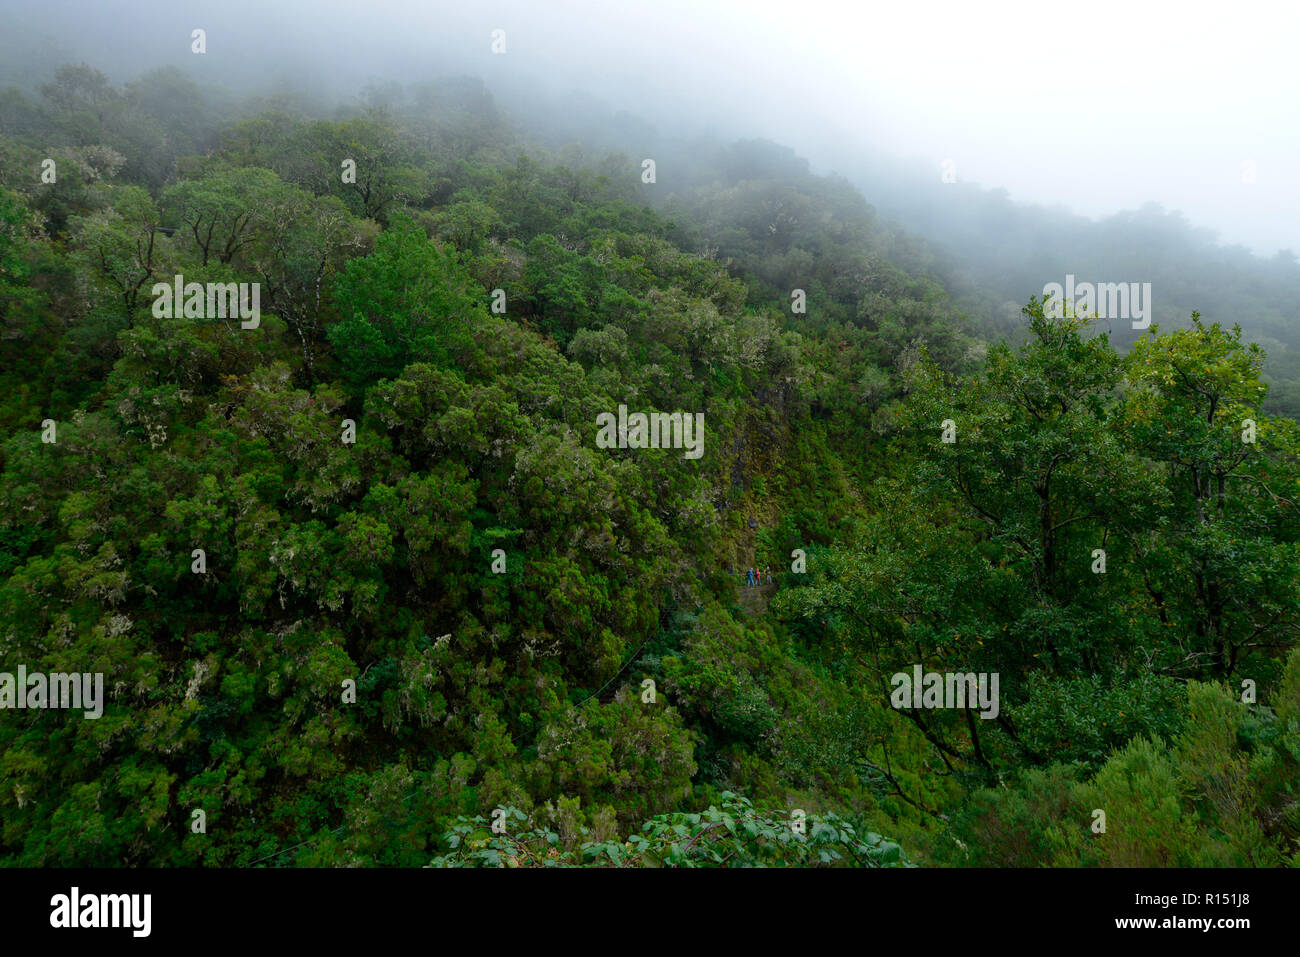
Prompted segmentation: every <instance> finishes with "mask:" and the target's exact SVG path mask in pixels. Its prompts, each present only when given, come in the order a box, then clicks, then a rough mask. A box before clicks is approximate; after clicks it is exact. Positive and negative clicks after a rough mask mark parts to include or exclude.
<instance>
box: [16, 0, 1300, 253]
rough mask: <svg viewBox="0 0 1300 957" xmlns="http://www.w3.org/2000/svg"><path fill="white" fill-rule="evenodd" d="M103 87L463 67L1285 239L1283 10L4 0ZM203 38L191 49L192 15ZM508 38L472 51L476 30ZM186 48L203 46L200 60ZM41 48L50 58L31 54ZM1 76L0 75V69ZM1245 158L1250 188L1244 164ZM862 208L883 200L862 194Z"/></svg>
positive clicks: (492, 78)
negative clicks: (139, 78)
mask: <svg viewBox="0 0 1300 957" xmlns="http://www.w3.org/2000/svg"><path fill="white" fill-rule="evenodd" d="M4 9H5V13H6V15H12V16H17V17H18V18H20V19H21V20H23V21H25V22H26V23H27V24H29V25H30V26H29V27H28V30H30V31H31V32H39V33H42V34H45V35H46V36H47V37H49V38H50V39H51V42H52V43H53V44H55V45H57V47H58V48H59V49H61V50H67V51H68V52H69V53H71V54H74V55H75V56H77V57H79V58H84V59H86V60H88V61H89V62H91V63H92V64H94V65H96V66H100V67H101V68H102V69H105V70H106V71H107V72H109V73H110V75H112V76H113V78H114V79H115V80H125V79H130V78H133V77H134V76H135V75H138V74H139V73H141V72H144V71H145V70H147V69H148V68H150V67H152V66H156V65H159V64H161V63H175V64H177V65H180V66H182V67H186V68H189V69H192V70H194V71H195V75H196V78H197V79H199V80H200V82H203V81H204V78H207V79H210V80H211V81H212V82H216V83H220V84H222V85H227V86H232V87H243V88H247V87H248V86H250V85H253V86H257V85H262V84H265V83H273V82H279V83H281V84H291V85H292V84H299V83H300V84H302V85H303V86H309V87H311V88H314V89H324V88H327V87H333V88H334V89H335V90H337V91H339V92H340V93H342V94H344V95H345V96H346V94H347V93H349V92H355V91H359V90H360V88H361V86H363V85H364V83H365V82H366V81H367V80H368V79H396V80H398V81H401V82H414V81H419V80H424V79H428V78H430V77H434V76H439V75H447V74H456V73H469V74H472V75H477V76H480V77H481V78H482V79H483V80H484V81H485V83H486V84H487V86H488V88H489V89H491V90H493V91H494V92H502V93H508V92H509V91H511V90H518V89H526V90H528V91H530V92H544V93H549V94H551V95H555V96H561V95H564V94H566V93H567V92H569V91H570V90H573V89H578V90H581V91H583V92H585V93H589V94H591V95H594V96H596V97H599V98H600V99H602V100H604V101H605V102H607V103H608V104H609V105H610V107H612V108H614V109H625V110H627V111H629V112H631V113H633V114H637V115H640V116H642V117H645V118H646V119H648V120H650V121H651V122H652V123H654V124H655V125H656V126H657V127H658V128H659V129H660V131H661V132H663V133H664V134H666V135H670V136H675V135H677V134H679V133H690V132H693V131H697V130H698V129H699V128H700V127H701V126H711V127H714V128H717V129H718V130H719V131H720V132H721V133H723V134H724V135H728V136H736V137H739V136H760V135H761V136H767V137H770V138H772V139H775V140H777V141H778V142H781V143H783V144H786V145H789V146H792V147H794V148H795V149H796V150H797V151H798V152H799V153H800V154H802V155H804V156H806V157H808V158H809V159H810V160H811V161H812V162H813V164H814V167H815V168H817V169H821V170H825V169H828V168H834V169H836V170H837V171H838V172H841V173H843V174H844V175H846V176H848V177H849V178H850V179H853V178H854V176H853V169H852V166H853V158H854V157H855V156H858V155H861V154H862V152H863V151H865V150H885V151H888V152H891V153H894V154H898V155H900V156H902V157H905V158H908V159H909V160H911V159H914V160H915V161H916V163H917V164H918V167H919V168H921V169H922V170H926V169H929V170H932V172H933V176H934V178H935V181H936V182H937V181H938V180H939V177H940V163H941V161H943V160H945V159H950V160H952V162H953V163H954V164H955V168H956V172H957V176H958V178H959V179H960V180H966V181H972V182H976V183H979V184H980V185H982V186H985V187H998V186H1001V187H1005V188H1006V189H1007V190H1009V192H1010V193H1011V196H1012V198H1014V199H1020V200H1029V201H1034V202H1042V203H1049V204H1061V205H1065V206H1068V207H1070V208H1071V209H1073V210H1075V211H1077V212H1081V213H1085V214H1088V215H1092V216H1097V215H1105V214H1109V213H1113V212H1117V211H1119V210H1121V209H1133V208H1136V207H1138V206H1140V205H1141V204H1143V203H1144V202H1147V201H1151V200H1154V201H1157V202H1160V203H1162V204H1164V205H1165V206H1166V207H1167V208H1170V209H1180V210H1182V211H1183V212H1184V213H1186V215H1187V216H1188V218H1189V219H1190V220H1191V222H1192V223H1193V224H1194V225H1197V226H1205V227H1209V228H1210V229H1212V230H1215V231H1217V232H1218V233H1219V237H1220V240H1221V241H1223V242H1228V243H1240V244H1242V245H1245V246H1248V247H1250V248H1252V249H1254V250H1256V251H1257V252H1260V253H1263V254H1271V253H1273V252H1275V251H1276V250H1277V249H1279V248H1284V247H1286V248H1291V249H1292V250H1294V251H1296V252H1297V253H1300V69H1298V68H1297V65H1296V52H1295V49H1294V48H1295V44H1296V41H1297V38H1300V5H1293V4H1287V3H1284V2H1276V3H1251V2H1238V3H1235V4H1231V5H1229V4H1221V3H1220V4H1213V5H1211V4H1209V3H1197V2H1180V3H1161V4H1142V3H1140V2H1134V0H1129V2H1110V0H1092V2H1085V3H1053V4H1037V3H1029V2H1026V3H996V2H994V3H979V4H976V3H970V2H969V0H967V2H928V3H924V4H916V3H910V2H906V0H904V2H895V3H889V4H883V3H876V2H867V3H851V2H843V0H799V2H797V3H790V2H776V0H748V2H742V0H656V2H642V3H635V4H634V3H612V2H609V0H509V2H483V3H478V2H474V0H462V2H454V3H453V2H446V0H364V2H356V3H344V2H337V0H305V2H304V0H287V2H286V0H258V2H252V0H211V2H192V0H191V2H186V0H170V2H138V0H115V2H111V3H109V2H94V0H42V2H39V3H35V2H31V0H19V2H14V0H5V4H4ZM196 26H201V27H203V28H204V29H206V30H207V31H208V37H209V39H208V48H209V52H208V54H207V55H206V56H205V57H198V56H194V55H193V54H191V53H190V51H189V43H190V40H189V35H190V30H191V29H192V28H194V27H196ZM497 28H500V29H504V30H505V31H506V42H507V52H506V54H505V55H494V54H492V52H491V49H490V44H491V31H492V30H493V29H497ZM199 61H202V62H199ZM55 65H57V63H52V64H51V67H50V68H51V71H52V69H53V66H55ZM11 79H12V78H10V77H4V80H5V81H6V82H8V81H11ZM1247 163H1253V171H1254V180H1255V181H1254V182H1253V183H1252V182H1245V181H1243V180H1244V178H1245V177H1244V176H1243V168H1244V167H1243V164H1247ZM867 199H868V201H872V202H876V203H878V204H882V205H883V204H884V203H882V198H881V197H871V196H868V197H867Z"/></svg>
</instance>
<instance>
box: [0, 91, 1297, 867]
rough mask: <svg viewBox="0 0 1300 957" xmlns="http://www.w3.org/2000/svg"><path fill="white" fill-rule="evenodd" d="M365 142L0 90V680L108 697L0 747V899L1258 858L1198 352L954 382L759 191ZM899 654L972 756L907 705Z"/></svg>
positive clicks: (1231, 467) (1262, 681)
mask: <svg viewBox="0 0 1300 957" xmlns="http://www.w3.org/2000/svg"><path fill="white" fill-rule="evenodd" d="M371 100H372V102H371V103H370V105H369V107H368V108H365V109H362V110H359V111H356V112H355V113H349V112H346V111H341V112H339V113H337V114H334V115H329V116H321V115H317V114H314V113H313V112H312V111H310V110H308V109H306V108H304V107H303V105H302V104H299V103H296V102H293V101H291V100H288V99H280V100H273V101H249V102H245V103H233V102H227V101H217V100H214V99H213V98H212V94H209V93H205V92H204V91H200V90H199V89H198V88H196V87H195V86H193V85H192V84H191V83H189V82H188V81H187V80H186V79H185V78H184V76H183V75H181V74H180V73H178V72H177V71H174V70H162V71H157V72H155V73H151V74H148V75H146V76H144V77H143V78H141V79H140V80H138V81H136V82H133V83H130V84H128V85H126V86H125V87H115V86H113V85H111V84H110V83H109V82H108V81H107V80H106V78H105V77H104V76H102V75H101V74H99V73H98V72H96V71H95V70H94V69H92V68H90V67H84V66H83V67H65V68H62V69H61V70H60V71H59V73H58V76H57V78H56V80H55V81H54V82H53V83H50V84H48V85H47V86H46V87H44V88H43V89H42V90H41V93H40V95H39V97H30V96H27V95H26V94H24V93H23V92H22V91H20V90H17V89H10V90H8V91H5V92H3V93H0V324H2V327H3V334H2V335H0V387H2V388H3V392H2V393H0V429H2V430H3V436H4V438H3V441H2V442H0V470H2V478H0V503H2V506H3V507H2V508H0V629H2V630H0V649H2V658H0V661H2V662H3V670H7V671H12V670H14V668H15V667H16V666H17V665H18V664H19V663H21V664H24V665H25V666H26V667H27V669H28V670H29V671H38V670H41V671H47V672H55V671H75V672H82V671H92V672H94V671H99V672H103V673H104V675H105V683H106V687H107V689H108V702H107V705H106V707H105V713H104V715H103V717H102V718H99V719H98V720H84V719H82V717H81V716H80V714H77V713H68V712H61V711H55V710H46V711H22V712H20V711H5V712H0V827H2V830H0V855H3V860H4V861H5V862H6V863H8V864H17V865H29V866H30V865H52V864H64V865H116V864H148V865H177V864H203V865H247V864H253V863H257V864H262V865H271V866H274V865H290V864H297V865H348V864H363V865H369V864H384V865H403V866H423V865H427V864H429V863H430V862H431V861H432V862H433V863H435V864H439V865H462V864H473V863H487V864H500V865H507V866H519V865H527V864H550V865H563V864H566V863H579V864H581V863H587V864H591V863H605V864H610V865H625V864H627V863H629V862H632V863H637V864H646V865H656V864H667V865H689V864H705V865H709V864H712V865H718V864H725V865H727V866H735V865H741V864H781V863H787V864H883V865H897V864H904V863H909V862H910V863H918V864H923V865H924V864H930V865H936V864H940V865H990V864H1012V865H1026V866H1034V865H1040V864H1059V865H1080V864H1083V865H1094V864H1098V865H1134V866H1147V865H1167V864H1204V865H1219V864H1255V865H1281V864H1287V863H1291V864H1295V863H1300V844H1297V840H1298V838H1300V796H1298V793H1297V792H1298V789H1300V651H1297V643H1296V639H1297V625H1298V624H1300V616H1298V614H1297V612H1298V610H1300V515H1297V510H1296V498H1297V494H1298V493H1300V463H1298V462H1297V452H1298V451H1300V431H1298V430H1297V425H1296V423H1295V422H1294V421H1292V420H1291V419H1288V418H1283V417H1273V416H1271V415H1269V414H1266V413H1265V412H1264V411H1263V410H1262V403H1263V402H1264V401H1265V400H1266V396H1267V390H1266V388H1265V386H1264V384H1263V383H1262V381H1261V366H1262V363H1263V361H1264V354H1263V351H1262V350H1261V349H1260V348H1258V347H1257V346H1255V345H1253V344H1250V343H1248V342H1246V341H1244V340H1243V336H1242V335H1241V332H1240V330H1239V329H1227V328H1224V327H1223V326H1222V325H1221V324H1219V323H1206V322H1202V321H1201V320H1200V318H1199V316H1194V317H1191V318H1190V319H1189V320H1188V323H1187V325H1186V327H1185V328H1180V329H1177V330H1172V331H1169V332H1161V331H1160V330H1159V329H1158V328H1153V329H1151V330H1149V332H1148V333H1147V334H1146V335H1144V336H1143V337H1142V338H1141V339H1139V340H1138V341H1137V342H1136V343H1135V344H1134V345H1133V347H1132V348H1131V349H1129V350H1128V351H1127V352H1126V353H1125V354H1123V355H1121V354H1120V353H1119V352H1117V351H1116V349H1115V348H1113V347H1112V345H1111V343H1110V342H1109V340H1108V338H1107V336H1106V335H1104V334H1097V331H1096V330H1095V329H1094V328H1092V326H1091V324H1090V323H1089V322H1088V321H1087V320H1086V319H1077V318H1074V317H1072V316H1066V317H1064V318H1060V319H1053V318H1050V317H1048V316H1045V315H1044V312H1043V309H1042V306H1041V304H1039V303H1038V302H1036V301H1031V302H1030V303H1029V304H1028V306H1027V307H1026V308H1025V310H1024V316H1023V317H1022V320H1021V326H1020V328H1018V329H1017V330H1016V332H1017V337H1016V339H1015V340H1014V342H1013V343H1012V344H1006V343H995V342H990V341H989V339H988V330H987V328H986V326H985V325H984V324H982V323H980V322H974V321H971V320H968V319H967V318H965V317H964V314H963V312H962V310H961V309H959V308H958V307H957V306H956V305H955V304H954V301H953V299H952V298H951V297H950V296H949V294H948V292H947V291H946V288H945V285H946V278H945V273H944V271H943V269H942V268H941V267H940V266H938V265H936V264H937V263H938V262H939V260H938V259H937V258H936V256H935V255H934V254H933V253H932V251H931V250H930V249H929V247H927V246H926V245H925V244H924V243H923V242H921V241H918V240H915V239H913V238H910V237H908V236H907V235H905V234H904V233H902V232H901V231H900V230H899V229H898V228H897V227H894V226H890V225H887V224H884V223H882V222H881V221H880V220H879V219H878V217H877V216H876V213H875V211H874V210H873V208H872V207H871V206H869V205H868V204H867V203H866V202H865V201H864V199H863V198H862V197H861V196H860V195H859V194H858V193H857V192H856V191H855V190H854V189H853V188H852V187H851V186H850V185H849V184H848V183H847V182H846V181H844V180H842V179H838V178H823V177H816V176H813V175H811V174H809V173H808V172H807V169H806V167H802V166H801V165H800V164H798V163H797V162H796V163H793V164H792V162H791V159H790V156H789V155H788V154H787V153H786V152H785V151H782V150H780V149H778V148H775V147H772V146H770V145H766V144H761V143H738V144H735V145H733V146H731V147H728V148H726V149H725V150H722V151H721V152H719V153H716V154H712V155H710V156H707V157H703V158H701V159H700V161H699V162H700V165H699V166H698V167H697V168H696V169H694V170H693V171H692V174H691V177H690V178H689V179H683V183H684V184H686V185H683V186H682V188H680V189H675V190H673V191H672V192H671V195H657V194H656V193H655V191H656V189H661V187H660V186H659V184H653V183H646V182H643V181H642V176H641V173H642V170H641V165H640V158H637V159H635V160H631V159H628V158H627V157H625V156H622V155H618V154H612V155H605V156H602V157H601V158H600V159H598V160H587V159H585V158H584V155H583V154H582V153H581V151H579V150H576V149H575V150H570V151H563V150H560V151H552V150H548V149H547V148H545V147H543V146H541V145H539V144H537V143H533V142H529V141H526V140H525V139H524V138H523V136H522V135H521V134H519V133H517V132H515V131H514V130H512V129H511V128H510V127H509V126H508V125H507V124H506V123H505V122H504V120H503V119H502V117H501V115H500V114H499V112H498V111H497V109H496V108H495V106H494V105H493V102H492V100H491V98H490V97H488V96H487V94H486V93H485V92H484V91H483V90H482V88H481V87H478V86H476V85H474V84H472V83H467V82H458V83H446V84H441V85H437V86H428V87H422V88H417V89H413V90H411V91H409V93H408V95H406V96H404V97H403V99H402V100H401V102H400V104H396V105H395V104H392V103H387V102H385V101H383V98H382V97H379V96H378V94H375V95H374V96H372V97H371ZM47 159H53V160H54V161H55V162H54V168H55V169H56V170H57V179H56V180H55V181H53V182H46V181H42V171H43V169H44V166H43V161H44V160H47ZM349 160H350V161H353V162H354V164H355V177H354V178H351V179H350V178H349V177H348V176H347V175H346V171H347V161H349ZM664 192H667V190H664ZM177 275H182V276H183V277H184V281H185V282H186V283H189V282H199V283H228V282H244V283H258V284H259V286H260V290H261V306H262V316H261V322H260V325H259V326H257V327H256V328H252V329H250V328H242V327H241V322H240V319H239V317H238V316H235V317H227V318H224V319H221V318H215V319H214V318H203V317H195V316H189V317H186V316H184V315H182V314H179V313H178V314H177V315H176V316H175V317H174V318H168V317H165V316H162V315H160V314H159V312H160V310H158V309H156V308H155V299H156V297H155V296H154V295H153V293H152V289H153V286H154V284H155V283H158V282H161V283H164V284H170V283H172V282H173V279H174V277H175V276H177ZM796 290H800V291H802V292H803V293H804V294H805V295H806V301H807V310H806V312H798V311H795V310H793V309H792V302H793V301H794V300H793V299H792V295H793V294H794V292H795V291H796ZM498 291H499V292H498ZM503 304H504V305H503ZM620 404H623V405H627V406H628V407H630V408H632V409H634V410H644V411H650V410H663V411H669V412H672V411H685V412H689V413H697V412H699V413H703V415H704V422H705V435H704V454H703V455H702V456H701V457H700V458H698V459H691V458H686V457H684V456H683V455H682V454H681V453H680V452H679V451H675V450H671V449H606V448H600V447H598V445H597V443H596V432H597V427H596V420H597V416H599V415H601V414H602V413H607V412H613V411H615V410H616V409H617V408H618V406H619V405H620ZM46 420H52V421H53V423H54V425H55V428H56V430H57V439H56V440H55V441H53V442H49V441H43V437H44V436H45V435H46V434H47V432H48V430H47V427H46V425H45V423H46ZM1247 420H1249V421H1247ZM945 432H949V433H950V436H949V437H952V438H955V441H951V442H947V441H944V440H943V439H944V437H945ZM353 439H354V440H353ZM199 549H201V550H202V552H203V557H202V564H203V567H202V570H201V571H197V572H196V570H195V568H196V564H197V563H198V562H199V561H200V560H199V559H197V558H196V557H195V550H199ZM1098 550H1102V551H1103V552H1104V555H1102V556H1101V557H1100V559H1099V557H1098ZM1099 561H1100V563H1101V564H1100V565H1099V564H1098V563H1099ZM749 567H760V568H764V567H770V568H771V569H773V570H774V571H775V572H777V575H776V578H775V581H772V579H771V578H767V579H765V584H764V586H763V587H761V588H749V587H745V586H744V585H743V578H742V576H743V570H744V569H746V568H749ZM917 664H920V665H923V666H925V667H926V668H928V669H932V670H940V671H942V670H959V671H971V672H989V673H997V674H998V675H999V676H1000V679H1001V706H1000V710H999V713H998V715H997V716H996V718H994V719H992V720H984V719H982V718H980V717H977V716H976V715H975V713H974V712H972V711H970V710H926V711H921V710H906V709H895V708H894V707H892V706H891V701H890V692H891V682H890V678H891V676H892V675H893V674H894V673H896V672H909V671H910V670H911V668H912V667H913V666H914V665H917ZM647 682H653V684H652V685H650V684H647ZM1243 682H1247V685H1246V691H1245V692H1243ZM350 683H354V687H355V694H354V695H352V694H350V693H349V685H350ZM1252 689H1253V693H1251V691H1252ZM738 794H743V795H745V796H746V797H744V798H741V797H738V796H737V795H738ZM751 802H752V803H751ZM755 807H757V808H761V809H762V810H761V811H756V810H755ZM498 808H505V809H508V811H507V813H506V814H505V816H504V817H503V818H502V820H504V821H505V824H506V827H505V832H504V833H497V832H494V831H493V830H492V829H491V827H490V826H489V822H490V821H491V820H493V818H492V812H493V810H494V809H498ZM196 810H202V811H203V812H204V815H205V827H204V828H198V827H197V826H196V825H195V823H194V821H195V818H194V812H195V811H196ZM1097 811H1102V812H1104V816H1105V821H1106V827H1105V830H1104V831H1100V832H1099V831H1098V830H1097V826H1096V825H1097V820H1098V818H1097V816H1096V812H1097ZM796 812H800V813H796ZM805 815H806V826H802V827H798V828H796V827H795V826H794V821H795V820H796V819H797V820H800V821H802V820H803V819H804V817H805ZM881 835H888V837H882V836H881Z"/></svg>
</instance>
